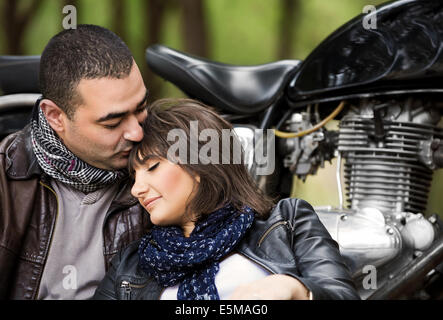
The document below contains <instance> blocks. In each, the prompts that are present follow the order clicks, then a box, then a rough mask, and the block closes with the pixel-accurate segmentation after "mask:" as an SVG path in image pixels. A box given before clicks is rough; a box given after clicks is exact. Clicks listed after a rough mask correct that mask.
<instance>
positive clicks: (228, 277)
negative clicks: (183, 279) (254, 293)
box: [160, 253, 270, 300]
mask: <svg viewBox="0 0 443 320" xmlns="http://www.w3.org/2000/svg"><path fill="white" fill-rule="evenodd" d="M268 275H270V273H269V271H267V270H266V269H264V268H263V267H261V266H259V265H258V264H256V263H255V262H253V261H252V260H250V259H248V258H246V257H244V256H243V255H241V254H238V253H235V254H232V255H230V256H229V257H227V258H226V259H223V260H222V261H221V262H220V269H219V271H218V272H217V274H216V275H215V286H216V287H217V290H218V295H219V297H220V300H225V299H227V298H229V296H230V295H231V294H232V293H233V292H234V290H235V288H237V286H239V285H242V284H246V283H249V282H252V281H255V280H259V279H262V278H264V277H266V276H268ZM178 286H179V285H178V284H177V285H175V286H173V287H168V288H166V289H165V290H164V291H163V292H162V294H161V296H160V300H177V292H178Z"/></svg>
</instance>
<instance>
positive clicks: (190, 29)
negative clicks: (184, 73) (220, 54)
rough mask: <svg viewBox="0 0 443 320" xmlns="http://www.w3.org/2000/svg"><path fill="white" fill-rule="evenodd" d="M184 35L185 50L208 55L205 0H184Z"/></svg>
mask: <svg viewBox="0 0 443 320" xmlns="http://www.w3.org/2000/svg"><path fill="white" fill-rule="evenodd" d="M180 4H181V5H182V24H183V27H182V36H183V40H184V50H185V51H186V52H187V53H192V54H195V55H198V56H202V57H207V56H208V44H207V42H208V41H207V33H206V31H207V25H206V16H205V12H204V6H203V0H182V1H180Z"/></svg>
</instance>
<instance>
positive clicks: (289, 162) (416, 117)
mask: <svg viewBox="0 0 443 320" xmlns="http://www.w3.org/2000/svg"><path fill="white" fill-rule="evenodd" d="M370 15H372V16H368V15H363V14H362V15H360V16H358V17H356V18H354V19H352V20H351V21H349V22H347V23H346V24H345V25H343V26H342V27H341V28H339V29H338V30H336V31H335V32H334V33H332V34H331V35H330V36H329V37H328V38H327V39H326V40H324V41H323V42H322V43H321V44H320V45H319V46H318V47H317V48H315V49H314V50H313V51H312V53H311V54H310V55H309V56H308V57H307V58H306V60H304V61H299V60H282V61H276V62H273V63H269V64H264V65H256V66H236V65H229V64H224V63H220V62H214V61H210V60H207V59H204V58H201V57H197V56H193V55H189V54H186V53H183V52H180V51H177V50H173V49H171V48H168V47H166V46H163V45H159V44H156V45H153V46H150V47H148V48H147V50H146V55H145V57H146V61H147V64H148V66H149V67H150V69H151V70H152V71H153V72H154V73H156V74H157V75H159V76H160V77H162V78H163V79H165V80H167V81H169V82H171V83H173V84H174V85H175V86H177V87H178V88H179V89H181V90H182V91H183V92H184V93H185V94H187V95H188V96H189V97H192V98H195V99H198V100H200V101H202V102H204V103H206V104H208V105H210V106H213V107H214V108H216V109H217V110H218V111H219V112H220V113H222V114H223V116H224V117H225V118H226V119H228V120H229V121H230V122H231V123H232V124H233V125H234V128H235V129H234V130H235V132H236V134H237V136H238V137H239V139H240V140H241V141H242V143H243V146H244V150H245V160H246V162H247V165H248V169H249V171H250V173H251V175H252V176H253V177H254V178H255V179H256V181H257V182H258V184H259V185H260V187H261V188H262V189H263V190H265V192H266V193H268V194H270V195H272V196H278V197H288V196H289V195H290V191H291V183H292V176H293V175H297V176H298V177H299V178H301V179H306V177H307V176H308V175H312V174H315V173H316V172H317V170H318V168H319V167H322V166H323V164H324V162H325V161H330V160H331V159H333V158H334V157H337V163H338V164H337V174H336V177H337V184H338V190H339V207H338V208H333V207H331V206H327V207H320V208H318V207H317V208H315V210H316V212H317V214H318V216H319V219H320V220H321V221H322V223H323V224H324V225H325V227H326V228H327V230H328V231H329V233H330V234H331V236H332V237H333V238H334V239H335V240H336V241H337V243H338V244H339V247H340V252H341V254H342V256H343V258H344V259H345V261H346V263H347V265H348V266H349V269H350V271H351V273H352V276H353V279H354V281H355V284H356V286H357V288H358V291H359V293H360V296H361V297H362V298H363V299H442V298H443V277H442V275H443V231H442V230H443V223H442V221H441V219H440V218H439V217H438V215H435V214H434V215H431V216H429V217H425V215H424V212H425V211H426V204H427V198H428V193H429V188H430V184H431V180H432V174H433V171H434V170H436V169H439V168H442V167H443V130H442V128H441V127H439V126H438V123H439V121H440V119H441V115H442V110H443V109H442V108H443V86H442V83H443V22H442V21H443V3H442V2H441V1H421V0H400V1H395V2H390V3H387V4H384V5H382V6H380V7H378V8H377V10H376V11H375V12H372V13H370ZM369 18H374V19H377V27H376V28H375V29H372V28H367V27H365V24H364V21H365V19H366V21H367V19H369ZM321 119H323V120H321ZM331 119H336V120H339V129H338V130H327V129H326V128H325V124H326V123H327V122H328V121H330V120H331ZM264 130H266V131H269V130H272V132H273V133H274V135H275V136H273V135H264V134H260V132H263V131H264ZM257 145H259V146H260V145H265V146H266V147H265V149H266V150H267V151H268V152H271V153H272V152H273V151H275V159H276V161H275V166H274V165H273V166H272V168H273V170H272V173H269V172H268V171H269V170H264V171H265V172H266V173H265V174H263V170H261V169H263V163H261V162H260V161H259V160H260V159H256V157H255V156H254V154H255V150H256V147H257ZM257 158H260V157H257ZM260 170H261V172H260ZM341 170H343V172H344V179H342V177H341V174H340V172H341ZM342 180H344V181H342ZM342 183H344V185H345V190H346V196H347V205H346V206H345V205H344V196H343V194H342V192H341V190H342Z"/></svg>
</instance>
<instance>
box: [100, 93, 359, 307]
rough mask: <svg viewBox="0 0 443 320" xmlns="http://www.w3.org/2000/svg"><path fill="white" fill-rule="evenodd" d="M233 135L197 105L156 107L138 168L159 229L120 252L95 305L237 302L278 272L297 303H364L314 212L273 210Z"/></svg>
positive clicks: (139, 187) (140, 193)
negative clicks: (122, 301)
mask: <svg viewBox="0 0 443 320" xmlns="http://www.w3.org/2000/svg"><path fill="white" fill-rule="evenodd" d="M231 129H232V126H231V125H230V124H229V123H228V122H226V121H225V120H224V119H223V118H221V117H220V116H218V115H217V114H216V113H215V112H213V111H211V110H210V109H209V108H208V107H207V106H205V105H203V104H201V103H199V102H197V101H193V100H190V99H179V100H173V99H168V100H166V99H165V100H159V101H157V102H155V103H153V104H152V105H150V106H149V108H148V117H147V119H146V121H145V122H144V123H143V130H144V137H143V140H142V141H141V142H140V143H139V144H138V145H136V146H135V147H134V148H133V150H132V151H131V154H130V156H129V163H130V164H129V171H130V173H131V175H133V177H134V178H135V183H134V186H133V188H132V194H133V196H134V197H136V198H137V199H138V200H139V202H140V204H141V205H142V206H143V207H144V208H145V209H146V211H147V212H148V213H149V215H150V220H151V222H152V223H153V224H154V226H153V228H152V229H151V230H149V231H148V233H147V234H146V235H145V236H144V237H143V238H142V239H141V240H140V241H137V242H134V243H133V244H132V245H130V246H129V247H127V248H126V249H124V250H122V251H121V252H120V253H119V254H117V255H116V257H115V258H114V260H113V262H112V265H111V268H110V270H109V271H108V273H107V275H106V276H105V278H104V279H103V281H102V282H101V284H100V285H99V287H98V288H97V291H96V293H95V296H94V298H95V299H180V300H181V299H192V300H195V299H226V298H232V297H234V298H235V297H238V295H236V294H238V292H239V290H240V291H241V288H242V287H244V286H245V285H247V284H248V283H254V281H263V279H270V278H271V279H274V278H272V277H273V276H272V274H280V276H281V277H286V280H289V279H290V281H293V284H294V285H293V286H292V289H291V294H290V295H289V296H288V298H292V299H359V297H358V294H357V292H356V290H355V287H354V284H353V282H352V280H351V277H350V276H349V273H348V269H347V267H346V265H345V264H344V262H343V261H342V258H341V256H340V253H339V250H338V246H337V244H336V242H335V241H334V240H333V239H332V238H331V237H330V235H329V234H328V232H327V231H326V229H325V228H324V227H323V225H322V224H321V223H320V221H319V220H318V218H317V215H316V214H315V212H314V210H313V208H312V207H311V206H310V205H309V204H308V203H307V202H305V201H303V200H299V199H285V200H281V201H279V202H278V203H277V204H276V205H274V203H273V202H272V201H271V200H270V199H268V198H267V197H266V196H265V195H264V194H263V193H262V192H261V191H260V189H259V188H258V187H257V186H256V184H255V183H254V181H253V180H252V179H251V178H250V176H249V174H248V172H247V169H246V167H245V165H244V164H242V163H241V162H239V161H236V158H235V157H236V156H238V155H236V152H235V151H236V150H237V151H238V149H236V143H238V140H236V138H235V135H231V136H230V138H229V139H226V136H227V135H226V132H227V131H228V133H230V132H231ZM202 137H203V138H202ZM205 137H206V138H205ZM209 137H210V139H208V138H209ZM199 138H200V139H199ZM209 146H210V147H209ZM188 150H189V152H188ZM196 155H198V157H196ZM196 159H197V160H196ZM237 159H238V157H237ZM283 279H284V278H283ZM274 280H275V279H274ZM284 281H285V280H284ZM288 283H289V282H288ZM239 288H240V289H239Z"/></svg>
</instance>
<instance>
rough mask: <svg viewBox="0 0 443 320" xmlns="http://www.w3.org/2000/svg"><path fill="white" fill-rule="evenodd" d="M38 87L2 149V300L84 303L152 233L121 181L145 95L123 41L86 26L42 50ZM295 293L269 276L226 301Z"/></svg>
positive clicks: (291, 285) (283, 280) (283, 279)
mask: <svg viewBox="0 0 443 320" xmlns="http://www.w3.org/2000/svg"><path fill="white" fill-rule="evenodd" d="M40 88H41V93H42V98H41V99H40V100H39V101H38V102H37V103H36V105H35V107H34V110H33V116H32V121H31V123H30V124H29V125H27V126H26V127H25V128H24V129H22V130H21V131H19V132H16V133H14V134H12V135H10V136H8V137H6V138H5V139H4V140H3V141H2V142H1V143H0V299H87V298H90V297H92V295H93V294H94V291H95V289H96V287H97V286H98V283H99V282H100V281H101V280H102V278H103V277H104V275H105V272H106V270H107V269H108V267H109V265H110V261H111V259H112V257H113V256H114V255H115V254H116V253H117V252H118V251H119V250H120V249H122V248H123V247H125V246H127V245H128V244H129V243H131V242H133V241H135V240H137V239H139V238H140V237H141V236H142V235H143V234H144V233H145V232H146V230H147V229H148V227H149V225H150V223H149V219H148V214H147V213H146V212H144V210H143V209H142V207H141V206H140V205H139V204H138V201H137V199H135V198H133V197H132V196H131V194H130V189H131V186H132V184H131V183H130V181H129V178H128V176H127V174H126V172H125V168H126V165H127V162H128V154H129V151H130V150H131V148H132V146H133V144H134V143H136V142H138V141H140V140H141V139H142V136H143V134H142V129H141V127H140V123H141V122H143V120H144V119H145V118H146V116H147V115H146V109H145V107H146V100H147V89H146V87H145V85H144V83H143V79H142V76H141V74H140V71H139V69H138V67H137V64H136V63H135V61H134V59H133V57H132V55H131V52H130V51H129V49H128V48H127V46H126V45H125V44H124V43H123V41H122V40H121V39H120V38H118V37H117V36H116V35H115V34H114V33H112V32H111V31H109V30H107V29H104V28H102V27H98V26H93V25H79V26H78V27H77V29H74V30H65V31H62V32H60V33H59V34H57V35H56V36H54V37H53V38H52V39H51V40H50V41H49V43H48V45H47V46H46V48H45V50H44V51H43V53H42V56H41V62H40ZM301 286H302V285H300V282H298V281H296V280H294V279H293V278H291V277H289V276H286V275H273V276H269V277H266V278H264V279H263V280H260V281H257V282H254V283H251V284H250V285H245V286H242V287H241V288H239V289H238V290H237V291H236V292H235V293H234V295H233V296H232V298H236V299H243V298H248V299H258V298H263V299H271V298H276V299H290V298H292V297H294V296H295V294H296V293H298V292H307V291H306V288H304V287H301ZM305 296H306V298H307V297H308V294H307V293H306V294H305Z"/></svg>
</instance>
